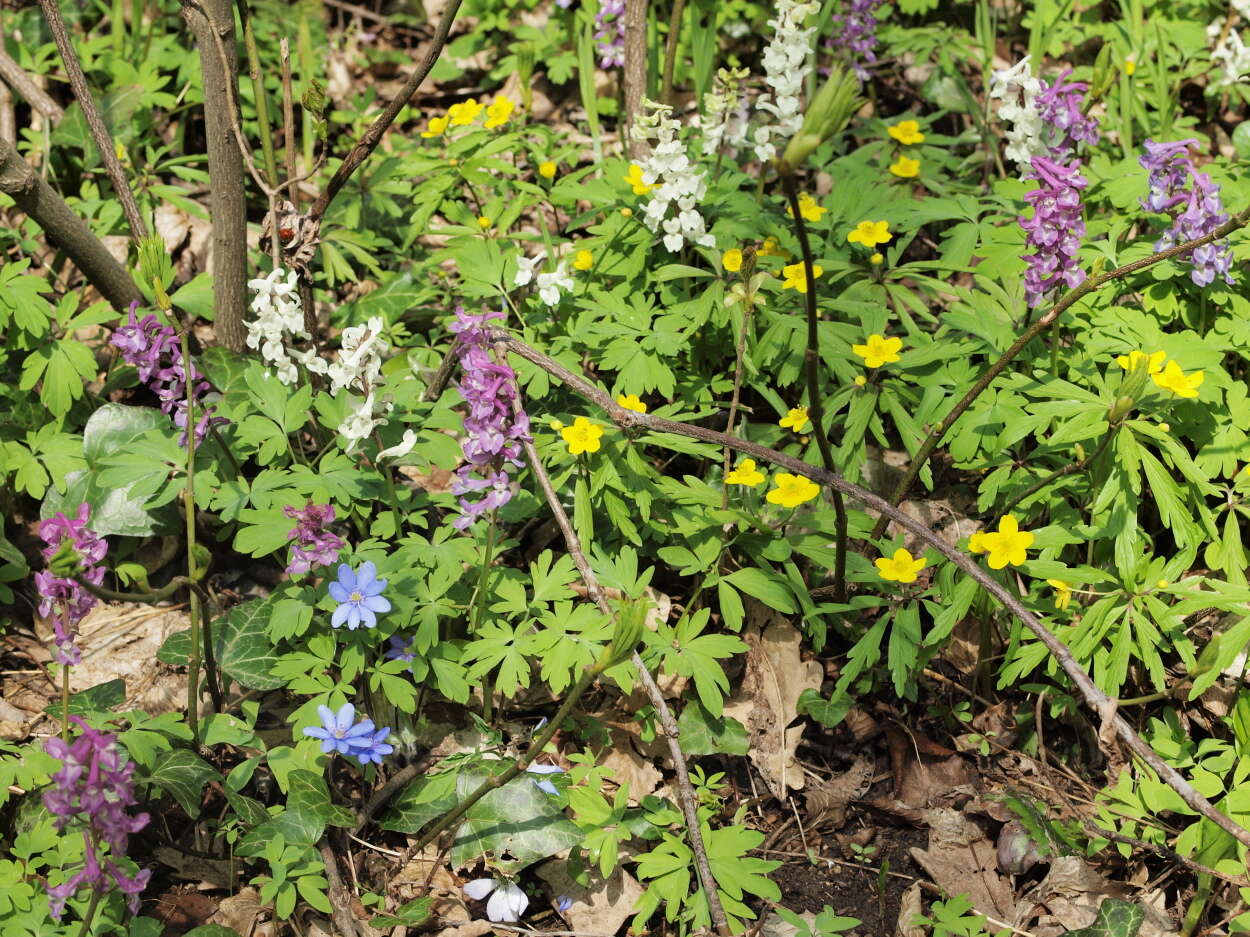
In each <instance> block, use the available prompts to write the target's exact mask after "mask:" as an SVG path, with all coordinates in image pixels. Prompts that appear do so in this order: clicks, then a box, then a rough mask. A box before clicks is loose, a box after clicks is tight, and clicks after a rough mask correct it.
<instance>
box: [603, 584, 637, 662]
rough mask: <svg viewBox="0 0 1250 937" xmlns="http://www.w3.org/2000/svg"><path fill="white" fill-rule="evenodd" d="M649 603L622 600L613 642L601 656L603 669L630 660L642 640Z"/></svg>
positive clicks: (613, 633) (617, 614)
mask: <svg viewBox="0 0 1250 937" xmlns="http://www.w3.org/2000/svg"><path fill="white" fill-rule="evenodd" d="M647 610H648V603H647V602H646V601H645V600H626V601H622V602H621V606H620V609H619V610H618V611H617V613H616V628H615V629H614V630H613V632H612V643H611V644H610V645H608V648H607V650H606V651H604V653H603V655H602V656H601V657H600V658H599V665H600V667H601V668H603V669H605V670H606V669H607V668H608V667H612V666H615V665H616V664H619V663H621V662H622V661H626V660H629V657H630V655H631V654H633V653H634V648H636V647H637V646H638V642H639V641H641V640H642V629H643V628H644V627H645V626H646V622H647Z"/></svg>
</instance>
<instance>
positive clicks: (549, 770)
mask: <svg viewBox="0 0 1250 937" xmlns="http://www.w3.org/2000/svg"><path fill="white" fill-rule="evenodd" d="M525 770H526V771H528V772H529V773H530V774H564V769H563V768H561V767H560V766H559V765H530V766H529V767H528V768H526V769H525ZM534 786H535V787H537V788H538V789H539V790H540V791H542V792H543V793H544V794H553V795H554V794H558V793H560V792H559V791H558V790H556V786H555V785H554V784H552V783H551V782H550V781H548V780H547V779H546V778H543V779H542V780H537V779H535V780H534Z"/></svg>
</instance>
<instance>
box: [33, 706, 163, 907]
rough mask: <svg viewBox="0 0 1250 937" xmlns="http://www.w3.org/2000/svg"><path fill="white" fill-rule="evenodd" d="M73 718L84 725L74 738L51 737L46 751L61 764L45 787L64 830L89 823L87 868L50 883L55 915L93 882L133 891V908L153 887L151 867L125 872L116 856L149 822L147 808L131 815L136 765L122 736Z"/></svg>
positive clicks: (45, 800) (51, 808) (100, 886)
mask: <svg viewBox="0 0 1250 937" xmlns="http://www.w3.org/2000/svg"><path fill="white" fill-rule="evenodd" d="M70 719H71V721H72V722H74V723H76V724H77V725H78V726H79V728H81V729H82V734H81V735H80V736H78V738H76V739H75V740H74V741H73V742H72V743H69V742H66V741H65V740H64V739H62V738H60V737H59V736H53V737H52V738H50V739H48V741H47V742H46V743H45V745H44V750H45V751H46V752H47V753H48V754H49V755H51V756H52V757H53V758H57V759H59V760H60V761H61V769H60V770H59V771H57V772H56V774H54V775H52V786H51V787H50V788H49V789H48V790H46V791H44V794H43V804H44V806H45V807H47V809H48V812H49V813H51V814H52V816H53V817H54V818H55V819H54V821H53V822H54V823H55V825H56V828H57V829H58V830H63V829H65V827H66V826H68V825H69V824H70V823H72V822H80V823H81V824H82V827H83V842H84V854H83V858H84V865H83V868H82V869H81V870H80V871H79V872H77V873H76V874H74V875H73V876H71V877H70V878H69V879H67V880H66V881H65V882H63V883H61V884H60V885H51V886H49V887H48V897H49V899H50V901H49V904H50V905H51V909H52V916H53V917H55V918H58V919H59V918H60V916H61V914H62V913H63V912H64V911H65V902H66V901H68V900H69V899H70V898H71V897H73V896H74V895H75V894H76V893H77V891H78V889H79V888H81V887H82V886H84V885H87V886H89V887H90V888H92V889H93V890H94V891H96V892H97V893H100V894H103V893H104V892H105V891H107V890H108V889H109V887H110V885H115V886H116V887H117V888H118V890H119V891H121V892H122V893H123V894H124V895H126V896H127V900H128V903H129V905H130V912H131V913H132V914H135V913H137V912H138V910H139V894H140V892H142V891H143V889H144V888H145V887H147V884H148V879H149V878H151V876H152V872H151V870H148V869H144V870H143V871H141V872H139V873H138V874H136V875H134V876H130V875H127V874H126V873H125V872H123V871H122V870H121V869H120V868H119V867H118V865H117V864H116V862H114V861H113V860H114V858H120V857H121V856H124V855H125V854H126V846H127V843H128V841H129V838H130V834H131V833H137V832H139V830H141V829H143V828H144V827H145V826H147V824H148V815H147V814H146V813H140V814H136V815H134V816H131V815H130V814H128V813H127V812H126V809H127V808H128V807H132V806H134V805H135V803H136V801H135V796H134V782H133V780H132V775H133V774H134V770H135V766H134V762H132V761H131V760H130V759H129V758H124V757H123V755H122V750H121V748H120V747H119V746H118V744H117V738H116V737H115V736H113V735H111V734H109V733H107V732H100V731H97V730H95V729H92V728H90V727H88V726H87V724H86V723H85V722H83V721H82V719H80V718H79V717H77V716H71V717H70ZM103 844H107V845H108V847H109V855H108V856H107V857H102V856H101V855H100V846H101V845H103Z"/></svg>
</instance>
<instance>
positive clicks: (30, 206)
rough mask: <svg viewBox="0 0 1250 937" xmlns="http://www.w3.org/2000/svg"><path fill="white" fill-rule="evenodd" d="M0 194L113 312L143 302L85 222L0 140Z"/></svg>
mask: <svg viewBox="0 0 1250 937" xmlns="http://www.w3.org/2000/svg"><path fill="white" fill-rule="evenodd" d="M0 192H3V193H4V194H5V195H7V196H9V197H10V198H12V199H13V201H14V202H16V203H17V207H18V208H20V209H21V210H22V211H24V212H25V213H26V214H27V215H29V216H30V217H31V218H32V219H33V220H34V222H35V223H36V224H37V225H39V227H41V228H43V230H44V233H45V234H47V236H48V240H50V241H51V242H52V243H53V244H55V245H56V246H57V247H59V248H60V249H61V250H63V251H65V253H66V254H67V255H68V256H69V259H70V260H72V261H73V262H74V265H75V266H77V267H78V269H79V270H81V271H82V274H83V276H84V277H86V278H87V282H89V283H90V284H91V285H92V286H94V287H95V288H96V289H97V290H99V291H100V295H102V296H103V297H104V298H105V299H107V300H108V301H109V303H110V304H111V305H112V306H113V308H114V309H117V310H118V311H121V310H123V309H125V308H126V307H127V306H129V305H130V304H131V303H132V302H136V303H141V302H143V294H142V293H141V292H139V287H137V286H136V285H135V281H134V280H132V279H131V278H130V274H129V273H127V272H126V268H125V267H123V266H122V265H121V264H119V263H118V262H117V261H116V260H115V259H114V258H113V255H112V254H110V253H109V252H108V248H106V247H105V246H104V244H103V243H101V241H100V239H99V238H97V237H96V236H95V235H94V234H93V233H92V231H91V229H90V228H89V227H87V223H86V222H85V221H83V220H82V218H80V217H79V216H78V214H77V213H76V212H75V211H74V210H73V209H72V208H70V207H69V206H68V205H67V204H65V200H64V199H63V198H61V196H60V195H58V194H57V193H56V191H55V190H54V189H53V188H52V187H51V186H49V185H48V184H47V183H46V182H44V181H43V179H41V178H40V177H39V173H37V172H35V170H34V169H32V168H31V167H30V166H29V165H28V164H27V163H26V162H25V161H24V160H23V159H22V158H21V157H20V156H18V154H17V151H16V150H15V149H13V147H12V146H11V145H10V144H9V143H8V142H6V141H4V140H0Z"/></svg>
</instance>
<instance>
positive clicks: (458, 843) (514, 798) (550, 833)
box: [451, 761, 583, 868]
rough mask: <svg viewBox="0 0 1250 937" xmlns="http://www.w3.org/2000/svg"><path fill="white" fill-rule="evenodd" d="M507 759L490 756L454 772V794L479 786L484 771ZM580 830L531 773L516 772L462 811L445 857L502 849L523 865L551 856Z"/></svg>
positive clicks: (456, 860)
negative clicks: (517, 774) (492, 759)
mask: <svg viewBox="0 0 1250 937" xmlns="http://www.w3.org/2000/svg"><path fill="white" fill-rule="evenodd" d="M508 765H509V763H508V762H506V761H504V762H493V763H487V764H486V765H478V766H476V767H475V768H466V769H463V770H461V771H459V772H458V774H457V778H456V798H457V800H459V799H462V798H464V797H466V796H468V795H469V794H471V793H472V792H473V791H475V790H477V788H478V787H479V786H481V784H482V782H483V781H485V780H486V777H487V774H486V771H487V770H489V771H490V772H491V773H492V774H497V773H499V772H501V771H505V770H507V768H508ZM582 838H583V837H582V833H581V831H580V830H579V829H578V828H577V827H576V826H574V825H573V823H572V822H571V821H570V820H569V819H568V817H566V816H565V815H564V812H563V811H562V810H560V808H559V807H558V806H556V804H555V803H554V799H553V798H552V797H550V796H549V795H548V794H545V793H543V792H542V791H541V790H539V789H538V785H536V784H535V783H534V777H533V776H532V775H529V774H524V773H523V774H521V776H520V777H517V778H513V779H512V780H511V781H509V782H508V783H507V784H505V785H504V786H503V787H501V788H499V789H498V790H493V791H491V792H490V793H489V794H487V795H486V796H485V797H483V798H482V799H481V800H479V801H478V802H477V803H476V804H474V805H473V806H472V807H471V808H470V809H469V812H468V813H467V814H465V818H464V822H463V823H461V825H460V828H459V830H457V832H456V838H455V841H454V842H453V843H452V846H451V861H452V863H453V864H455V865H458V866H459V865H467V864H469V863H470V862H472V861H473V860H474V859H476V858H477V857H478V856H481V855H484V854H486V853H489V854H490V855H492V856H502V855H503V854H504V853H508V854H509V855H511V856H512V857H513V858H514V859H515V860H516V865H517V868H524V867H525V866H527V865H530V864H531V863H533V862H537V861H538V860H539V859H545V858H547V857H548V856H554V855H555V854H556V853H558V852H561V851H563V850H565V849H570V848H572V847H573V846H575V845H577V844H578V843H580V842H581V841H582Z"/></svg>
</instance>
